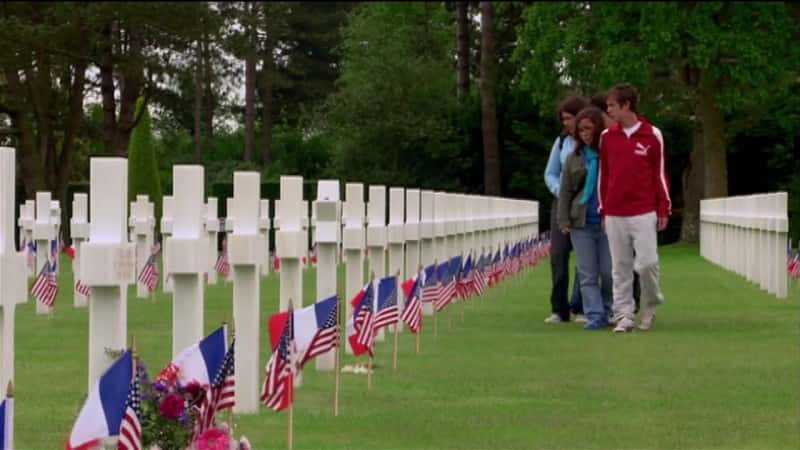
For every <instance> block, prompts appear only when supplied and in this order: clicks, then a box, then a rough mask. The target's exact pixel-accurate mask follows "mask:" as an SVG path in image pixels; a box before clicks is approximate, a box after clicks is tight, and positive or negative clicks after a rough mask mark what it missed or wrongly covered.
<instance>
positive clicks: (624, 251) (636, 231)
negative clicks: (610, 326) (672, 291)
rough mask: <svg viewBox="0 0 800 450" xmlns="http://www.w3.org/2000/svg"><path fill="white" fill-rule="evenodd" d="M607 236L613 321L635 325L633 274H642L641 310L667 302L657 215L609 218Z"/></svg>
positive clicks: (640, 278)
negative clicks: (660, 282) (661, 277)
mask: <svg viewBox="0 0 800 450" xmlns="http://www.w3.org/2000/svg"><path fill="white" fill-rule="evenodd" d="M605 223H606V234H607V235H608V245H609V248H610V249H611V276H612V278H613V280H614V306H613V310H614V318H615V319H616V320H617V321H618V322H619V323H622V324H624V325H633V319H634V311H635V309H636V303H635V302H634V300H633V271H634V270H635V271H636V272H637V273H638V274H639V280H640V281H639V282H640V283H641V288H642V298H641V308H642V309H643V310H645V309H648V308H655V306H656V305H658V304H661V303H663V302H664V295H663V294H662V293H661V287H660V286H659V266H658V230H657V225H656V224H657V218H656V213H655V212H651V213H647V214H642V215H640V216H629V217H622V216H606V222H605Z"/></svg>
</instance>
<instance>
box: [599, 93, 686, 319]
mask: <svg viewBox="0 0 800 450" xmlns="http://www.w3.org/2000/svg"><path fill="white" fill-rule="evenodd" d="M606 103H607V106H608V115H609V116H611V118H612V119H614V121H615V122H616V124H614V125H612V126H611V127H610V128H608V129H607V130H605V131H603V134H602V135H601V136H600V173H599V175H598V178H599V184H600V198H599V209H600V214H601V217H602V218H603V224H604V227H605V230H606V234H607V235H608V243H609V247H610V248H611V261H612V277H613V279H614V308H613V309H614V318H615V319H616V321H617V326H616V327H615V328H614V332H615V333H625V332H630V331H633V327H634V318H635V313H634V309H635V304H634V300H633V271H634V270H636V272H637V273H638V274H639V277H640V283H641V289H642V298H641V305H640V306H641V308H640V309H641V313H642V315H641V320H640V323H639V329H641V330H649V329H650V328H652V326H653V323H654V321H655V308H656V306H657V305H659V304H661V303H663V302H664V296H663V295H662V293H661V287H660V286H659V266H658V237H657V231H656V230H658V231H662V230H664V229H665V228H666V227H667V222H668V220H669V215H670V212H671V207H672V204H671V201H670V198H669V185H668V182H667V174H666V170H665V168H664V139H663V137H662V136H661V130H659V129H658V128H656V127H654V126H653V125H651V124H650V123H648V122H647V121H646V120H645V118H644V117H641V116H639V115H638V114H637V104H638V93H637V92H636V89H635V88H634V87H633V86H631V85H629V84H621V85H617V86H614V87H613V88H611V89H610V90H609V92H608V98H607V100H606Z"/></svg>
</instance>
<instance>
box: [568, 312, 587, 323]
mask: <svg viewBox="0 0 800 450" xmlns="http://www.w3.org/2000/svg"><path fill="white" fill-rule="evenodd" d="M572 321H573V322H578V323H587V322H589V321H588V320H586V316H584V315H583V314H575V315H574V316H572Z"/></svg>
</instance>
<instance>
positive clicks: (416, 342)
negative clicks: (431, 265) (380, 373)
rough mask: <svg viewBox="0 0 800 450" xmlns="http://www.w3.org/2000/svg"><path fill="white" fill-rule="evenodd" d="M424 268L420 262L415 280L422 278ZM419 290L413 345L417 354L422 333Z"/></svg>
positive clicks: (420, 294) (418, 280)
mask: <svg viewBox="0 0 800 450" xmlns="http://www.w3.org/2000/svg"><path fill="white" fill-rule="evenodd" d="M423 270H425V269H424V268H423V267H422V264H420V265H419V267H417V282H420V281H421V280H422V271H423ZM418 292H419V294H418V295H419V296H420V298H419V326H418V327H417V332H416V333H414V347H415V350H416V354H417V355H419V335H420V334H422V290H420V291H418Z"/></svg>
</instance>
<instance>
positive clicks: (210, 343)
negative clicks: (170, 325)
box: [155, 325, 228, 387]
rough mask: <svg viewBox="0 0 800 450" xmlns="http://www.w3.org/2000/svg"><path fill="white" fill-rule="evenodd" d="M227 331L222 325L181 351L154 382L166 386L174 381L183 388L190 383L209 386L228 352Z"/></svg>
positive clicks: (225, 326)
mask: <svg viewBox="0 0 800 450" xmlns="http://www.w3.org/2000/svg"><path fill="white" fill-rule="evenodd" d="M227 330H228V327H227V325H223V326H221V327H219V328H217V329H216V330H215V331H213V332H212V333H211V334H209V335H208V336H206V337H205V338H203V339H202V340H201V341H200V342H198V343H196V344H193V345H191V346H189V347H187V348H185V349H183V350H182V351H181V352H180V353H178V356H176V357H175V358H174V359H173V360H172V362H170V363H169V365H167V367H166V368H164V370H162V371H161V373H159V374H158V376H156V379H155V381H158V382H160V383H162V384H165V385H168V386H169V385H172V384H173V383H175V382H176V381H179V382H180V384H181V385H184V386H185V385H187V384H189V383H191V382H195V383H198V384H200V385H201V386H203V387H206V386H209V385H210V384H211V383H212V381H213V380H214V377H215V376H216V375H217V374H218V373H219V370H220V367H222V364H223V361H224V360H225V354H226V352H227V350H228V343H227V335H228V333H227Z"/></svg>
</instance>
